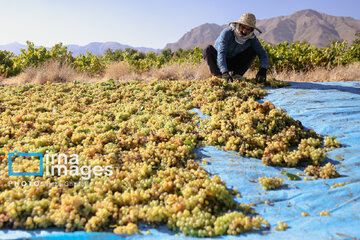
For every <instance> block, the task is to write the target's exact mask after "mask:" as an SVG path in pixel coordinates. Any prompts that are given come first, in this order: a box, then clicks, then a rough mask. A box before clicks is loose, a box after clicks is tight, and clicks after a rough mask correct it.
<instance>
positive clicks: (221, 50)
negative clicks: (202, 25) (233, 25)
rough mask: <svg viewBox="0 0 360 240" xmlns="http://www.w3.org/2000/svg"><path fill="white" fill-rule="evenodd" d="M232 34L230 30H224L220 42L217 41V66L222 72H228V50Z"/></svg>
mask: <svg viewBox="0 0 360 240" xmlns="http://www.w3.org/2000/svg"><path fill="white" fill-rule="evenodd" d="M231 35H232V32H231V31H230V30H229V29H224V30H223V31H222V32H221V34H220V36H219V38H218V40H217V44H216V45H217V52H218V53H217V54H218V55H217V65H218V67H219V69H220V72H227V71H228V68H227V63H226V53H227V50H228V49H227V48H228V43H229V39H230V38H231Z"/></svg>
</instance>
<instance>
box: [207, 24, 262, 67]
mask: <svg viewBox="0 0 360 240" xmlns="http://www.w3.org/2000/svg"><path fill="white" fill-rule="evenodd" d="M234 34H235V33H234V31H233V30H232V29H231V27H227V28H225V29H224V30H222V32H221V33H220V35H219V37H218V38H217V39H216V42H215V46H214V47H215V49H216V50H217V54H218V55H217V65H218V67H219V68H220V71H221V72H227V71H228V68H227V64H226V58H231V57H235V56H236V55H238V54H239V53H241V52H243V51H244V50H246V49H247V48H249V47H253V49H254V50H255V52H256V54H257V55H258V56H259V59H260V63H261V67H263V68H268V67H269V60H268V55H267V53H266V51H265V49H264V48H263V47H262V46H261V43H260V41H259V39H257V37H254V38H251V39H249V40H247V41H246V42H245V43H244V44H239V43H237V42H236V41H235V35H234Z"/></svg>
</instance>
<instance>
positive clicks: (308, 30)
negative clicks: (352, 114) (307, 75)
mask: <svg viewBox="0 0 360 240" xmlns="http://www.w3.org/2000/svg"><path fill="white" fill-rule="evenodd" d="M226 26H227V25H226V24H225V25H222V26H220V25H217V24H208V23H206V24H203V25H200V26H198V27H196V28H194V29H192V30H191V31H189V32H187V33H186V34H185V35H184V36H183V37H182V38H180V39H179V41H177V42H175V43H169V44H167V45H166V47H165V48H171V49H172V50H173V51H175V50H176V49H177V48H183V49H187V48H192V47H195V46H205V45H206V44H207V43H211V42H213V41H215V40H216V38H217V37H218V35H219V33H220V32H221V30H222V29H223V28H225V27H226ZM257 26H258V27H259V28H260V29H261V30H262V31H263V33H262V34H260V35H258V36H259V37H260V38H262V39H264V40H265V41H266V42H268V43H272V44H276V43H279V42H284V41H288V42H295V41H307V42H309V43H310V44H312V45H315V46H318V47H324V46H326V45H328V44H329V43H330V42H331V41H332V40H335V41H336V40H340V41H344V40H347V41H348V42H349V43H351V42H352V41H353V40H354V39H355V33H356V32H360V20H356V19H354V18H351V17H337V16H330V15H327V14H325V13H319V12H317V11H314V10H311V9H307V10H302V11H298V12H295V13H293V14H291V15H289V16H279V17H274V18H269V19H264V20H258V22H257Z"/></svg>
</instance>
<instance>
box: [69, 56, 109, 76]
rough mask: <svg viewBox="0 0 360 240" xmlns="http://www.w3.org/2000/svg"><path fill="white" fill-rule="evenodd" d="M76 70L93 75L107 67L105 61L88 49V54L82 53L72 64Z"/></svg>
mask: <svg viewBox="0 0 360 240" xmlns="http://www.w3.org/2000/svg"><path fill="white" fill-rule="evenodd" d="M71 65H72V66H73V67H74V69H75V70H77V71H80V72H88V73H90V74H91V75H96V74H100V73H102V72H103V71H104V69H105V61H104V59H103V58H99V57H98V56H96V55H92V53H91V52H89V51H86V56H85V55H83V54H80V55H79V56H77V57H76V58H75V59H74V61H73V62H72V64H71Z"/></svg>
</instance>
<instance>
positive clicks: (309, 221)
mask: <svg viewBox="0 0 360 240" xmlns="http://www.w3.org/2000/svg"><path fill="white" fill-rule="evenodd" d="M291 84H292V85H291V86H289V87H286V88H281V89H268V91H269V95H267V96H265V98H264V99H263V100H261V101H266V100H269V101H271V102H272V103H274V104H275V106H276V107H278V108H282V109H285V110H286V112H287V114H289V115H291V116H292V117H293V118H294V119H298V120H300V121H301V122H302V124H303V125H304V126H305V127H306V128H311V129H313V130H315V131H316V132H317V133H318V134H321V135H329V136H337V140H338V141H339V142H341V143H342V144H343V147H341V148H338V149H335V150H332V151H330V152H328V158H327V159H326V161H329V162H331V163H333V164H335V165H336V168H337V170H338V172H339V173H340V174H341V176H340V177H339V178H335V179H326V180H323V179H317V180H311V181H307V180H304V177H302V179H301V180H300V181H290V180H287V179H286V176H284V175H282V174H281V171H282V170H285V171H287V172H291V173H296V172H303V169H294V168H281V167H269V166H264V165H262V164H261V161H260V160H259V159H253V158H244V157H240V156H239V155H238V154H237V153H236V152H232V151H224V150H220V149H218V148H216V147H213V146H206V147H202V148H199V149H197V150H196V153H197V154H198V155H199V157H200V158H206V159H207V160H208V164H207V165H202V166H203V167H204V168H205V169H206V170H207V171H208V172H209V173H211V174H212V175H215V174H216V175H218V176H220V178H221V179H222V180H223V181H225V183H226V184H227V186H228V187H229V188H233V189H238V190H239V192H240V194H241V196H240V197H237V196H235V200H236V201H238V202H242V203H247V204H249V203H251V202H253V203H255V206H254V207H253V208H254V209H255V210H256V212H258V213H259V214H260V216H262V217H264V218H265V219H266V220H267V221H268V222H269V223H270V224H271V226H272V228H271V230H262V231H252V232H248V233H245V234H242V235H238V236H221V237H219V238H221V239H267V240H268V239H270V240H271V239H274V240H278V239H360V201H359V198H360V184H359V182H360V181H359V180H360V82H332V83H291ZM203 117H204V116H203ZM262 176H268V177H272V176H274V177H276V176H278V177H281V178H283V179H285V181H284V183H285V185H284V186H283V187H282V188H280V189H277V190H272V191H265V190H263V189H262V187H261V186H260V184H259V183H258V178H259V177H262ZM336 183H347V184H345V185H344V186H341V187H337V188H331V186H332V185H334V184H336ZM266 201H269V202H270V203H271V204H265V202H266ZM322 211H328V212H329V213H330V215H329V216H320V212H322ZM302 212H307V213H308V214H309V216H307V217H303V216H302V215H301V213H302ZM278 221H281V222H285V223H287V224H288V226H289V228H288V229H287V230H285V231H276V230H275V229H274V226H277V222H278ZM139 229H140V231H141V232H142V233H144V235H130V236H124V235H121V236H120V235H115V234H113V233H86V232H82V231H78V232H74V233H64V232H63V231H62V230H59V229H50V230H49V229H47V230H35V231H24V230H1V231H0V238H1V239H19V238H21V239H23V238H31V239H62V238H65V237H66V238H68V239H78V240H80V239H121V238H126V239H140V238H141V239H143V238H145V239H180V238H184V236H183V235H182V234H181V233H180V234H179V233H178V235H175V233H174V232H171V231H169V230H168V229H167V228H166V226H163V227H159V228H156V229H154V228H151V227H149V226H145V225H144V226H140V227H139ZM148 230H149V231H150V233H151V234H150V235H147V234H145V232H146V231H148ZM186 238H187V239H195V238H190V237H186Z"/></svg>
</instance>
